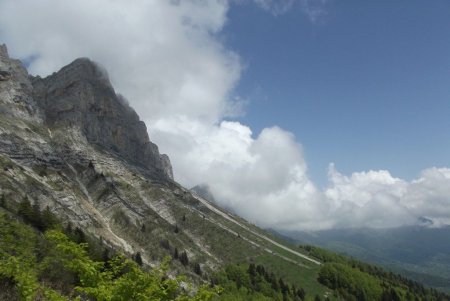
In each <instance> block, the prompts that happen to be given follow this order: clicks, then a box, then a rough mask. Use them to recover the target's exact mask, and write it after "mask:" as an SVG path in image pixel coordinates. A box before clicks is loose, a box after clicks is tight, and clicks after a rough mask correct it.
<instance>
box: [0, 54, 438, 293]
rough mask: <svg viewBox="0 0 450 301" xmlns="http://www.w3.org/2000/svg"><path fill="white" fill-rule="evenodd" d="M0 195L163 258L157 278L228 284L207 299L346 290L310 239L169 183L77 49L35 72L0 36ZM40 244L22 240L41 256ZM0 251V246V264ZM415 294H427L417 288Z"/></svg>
mask: <svg viewBox="0 0 450 301" xmlns="http://www.w3.org/2000/svg"><path fill="white" fill-rule="evenodd" d="M0 197H1V202H0V207H1V208H0V211H2V212H3V211H4V212H6V213H7V214H8V215H11V216H12V218H13V219H16V220H18V221H19V222H20V221H22V222H23V221H26V220H27V219H26V216H25V217H24V216H23V214H22V213H23V212H22V213H21V209H20V208H21V207H22V206H24V204H29V206H28V207H31V206H32V208H33V210H34V211H33V212H35V213H36V212H39V214H41V213H40V212H47V214H48V212H51V213H53V214H54V215H55V216H57V217H58V219H59V220H60V221H61V222H62V223H63V226H64V227H65V228H66V229H76V231H77V233H78V234H77V235H80V236H84V235H86V236H88V237H90V238H92V240H94V241H97V242H98V243H99V244H100V245H101V246H102V248H105V249H107V250H115V251H116V252H119V253H120V252H121V253H124V254H125V255H126V256H128V257H129V258H135V259H136V258H139V260H138V261H139V262H142V263H143V264H144V266H145V267H155V266H158V265H160V264H161V262H163V260H164V258H165V257H168V256H169V257H172V258H173V259H174V260H172V262H171V270H170V272H169V277H173V275H175V274H180V273H181V274H186V275H187V276H188V277H189V279H190V280H192V281H193V282H195V283H197V284H198V283H202V282H209V281H211V282H214V281H215V279H216V280H217V281H219V284H223V285H225V286H226V287H227V289H228V292H229V294H228V295H227V293H224V294H223V295H222V296H220V297H217V298H218V299H217V300H248V298H250V296H252V297H251V298H253V300H260V299H258V298H259V297H258V296H262V295H264V292H265V293H266V295H264V296H266V297H267V296H276V297H274V298H275V300H300V299H305V298H304V293H306V299H305V300H312V299H313V298H314V296H317V298H320V296H322V297H323V296H327V298H329V299H331V300H342V299H343V298H344V297H343V296H350V295H351V294H352V293H353V292H342V293H340V292H339V289H342V288H338V287H333V286H331V285H330V284H329V283H328V282H326V281H323V282H319V281H318V278H319V276H320V275H321V272H323V270H324V267H325V265H324V264H322V260H321V259H319V257H318V256H317V254H316V253H311V255H308V254H305V253H307V252H310V250H304V249H300V248H298V247H297V246H294V245H292V244H289V243H287V242H285V241H283V240H281V239H279V238H277V237H275V236H273V235H272V234H270V233H268V232H266V231H264V230H262V229H260V228H258V227H256V226H255V225H252V224H250V223H248V222H247V221H245V220H243V219H242V218H240V217H238V216H236V215H234V214H231V213H229V212H227V211H226V210H224V209H221V208H219V207H217V206H216V205H215V204H214V203H212V202H209V201H207V200H205V199H203V198H202V197H200V196H198V195H197V194H195V193H194V192H191V191H189V190H187V189H185V188H184V187H182V186H181V185H179V184H178V183H176V182H175V181H174V180H173V178H172V170H171V166H170V161H169V158H168V157H167V156H165V155H161V154H160V153H159V150H158V147H157V146H156V145H155V144H154V143H152V142H151V140H150V139H149V137H148V134H147V131H146V128H145V125H144V124H143V122H141V121H140V120H139V117H138V115H137V114H136V112H134V110H133V109H132V108H130V107H129V105H128V104H127V102H126V101H125V100H124V98H123V97H121V96H120V95H118V94H116V93H115V91H114V89H113V87H112V86H111V84H110V82H109V80H108V77H107V74H106V72H105V71H104V70H103V69H102V68H101V67H99V66H98V65H97V64H95V63H94V62H92V61H90V60H88V59H77V60H75V61H74V62H72V63H71V64H69V65H68V66H66V67H63V68H62V69H61V70H59V71H58V72H55V73H54V74H52V75H50V76H49V77H47V78H39V77H32V76H29V75H28V74H27V71H26V69H25V68H24V67H23V66H22V65H21V63H20V61H17V60H12V59H10V58H9V56H8V53H7V50H6V47H5V46H0ZM46 208H48V209H46ZM39 214H37V215H39ZM42 214H43V213H42ZM2 216H3V215H2ZM17 227H19V228H20V227H22V226H17ZM27 229H28V228H27ZM34 230H39V229H34ZM30 231H32V230H30V229H28V230H26V232H30ZM68 232H69V233H71V231H68ZM40 235H43V233H40V234H39V233H38V234H36V235H32V236H33V237H37V238H39V237H41V236H40ZM46 235H47V234H46ZM25 240H26V237H25ZM44 245H45V244H44ZM0 247H6V248H8V246H7V245H4V244H3V245H1V246H0ZM19 247H20V246H19ZM41 247H42V246H41V245H39V244H38V245H36V246H35V247H30V250H31V251H30V250H29V251H30V252H36V250H37V253H38V254H37V255H36V254H35V255H34V256H38V255H39V256H41V255H42V253H43V251H42V250H41V249H40V248H41ZM74 248H79V247H75V246H74ZM0 251H3V250H0ZM0 253H1V252H0ZM13 253H14V252H13ZM7 255H8V256H12V257H10V258H13V259H14V258H15V257H14V256H15V254H7ZM41 257H42V256H41ZM5 258H7V257H5V256H3V253H2V254H0V266H1V267H3V266H2V264H3V263H4V259H5ZM177 258H178V260H175V259H177ZM14 260H16V259H14ZM86 261H88V262H89V260H88V259H86ZM106 263H107V261H105V264H106ZM340 264H342V262H341V263H340ZM225 267H226V268H225ZM327 267H329V266H328V265H327ZM224 268H225V269H224ZM341 268H342V267H341ZM344 268H345V269H346V271H347V272H348V271H350V274H352V273H356V274H358V275H359V274H360V272H361V273H364V272H363V271H358V270H357V269H356V268H353V267H351V266H346V267H344ZM30 269H33V267H32V266H30ZM267 271H271V273H270V274H269V273H268V272H267ZM97 272H98V273H102V272H104V270H102V269H101V268H100V269H99V270H98V271H97ZM272 273H273V274H272ZM25 274H26V273H25ZM322 274H323V273H322ZM3 276H4V275H3V274H1V273H0V280H1V281H0V285H3V284H4V283H5V279H4V278H3ZM13 276H14V275H13ZM75 276H78V277H79V276H80V275H75ZM75 276H74V278H76V277H75ZM164 277H165V276H164ZM164 277H163V278H164ZM371 277H372V278H371ZM373 277H375V276H373V275H372V276H370V277H369V276H367V277H366V278H367V279H371V281H372V282H373V283H377V285H379V288H380V291H379V292H378V293H381V290H382V286H381V284H382V283H389V286H387V287H385V288H384V291H383V293H384V292H385V291H386V290H387V289H390V290H391V292H394V293H396V294H397V293H398V294H399V295H400V296H405V298H406V293H407V292H408V293H410V294H411V292H413V291H414V290H412V288H410V287H409V286H408V284H407V282H399V283H395V282H393V281H392V280H390V279H384V278H382V279H373ZM376 277H378V276H376ZM325 278H326V277H325ZM8 279H9V278H7V279H6V283H7V284H8V285H10V286H14V283H10V282H11V281H10V282H8V281H9V280H11V279H9V280H8ZM283 279H284V280H283ZM286 283H288V284H291V285H294V284H295V285H296V287H297V288H298V287H301V288H304V290H305V291H301V290H297V288H295V289H294V287H293V286H292V287H289V285H287V284H286ZM405 283H406V284H405ZM333 285H334V284H333ZM288 291H290V292H291V293H288ZM274 292H275V293H274ZM293 292H295V294H294V293H293ZM298 292H300V293H298ZM0 293H1V292H0ZM71 293H73V292H71ZM297 293H298V294H297ZM344 293H345V294H344ZM349 294H350V295H349ZM420 294H422V295H423V296H432V295H433V293H430V292H429V291H427V290H425V289H422V291H420ZM422 295H420V296H422ZM434 295H436V294H434ZM434 295H433V296H434ZM1 296H2V295H1V294H0V297H1ZM289 296H290V297H289ZM301 296H303V297H301ZM222 297H223V298H222ZM266 297H265V299H266V300H267V298H266ZM227 298H228V299H227ZM255 298H256V299H255ZM268 298H269V299H270V297H268ZM292 298H294V299H292ZM317 298H316V299H317ZM405 298H403V299H402V300H405ZM344 299H345V298H344Z"/></svg>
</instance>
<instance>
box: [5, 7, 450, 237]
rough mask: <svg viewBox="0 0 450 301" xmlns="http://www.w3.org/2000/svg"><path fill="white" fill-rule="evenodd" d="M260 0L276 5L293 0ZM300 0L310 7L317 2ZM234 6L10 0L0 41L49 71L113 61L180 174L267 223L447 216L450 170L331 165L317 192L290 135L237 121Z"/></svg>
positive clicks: (315, 224)
mask: <svg viewBox="0 0 450 301" xmlns="http://www.w3.org/2000/svg"><path fill="white" fill-rule="evenodd" d="M255 1H256V3H257V4H258V5H260V6H261V7H263V8H264V9H267V10H272V9H275V11H278V12H283V11H284V10H285V9H289V8H290V6H291V5H292V3H293V2H292V1H289V0H288V1H282V2H278V1H265V0H255ZM319 2H320V3H325V2H324V1H319ZM230 3H231V2H230ZM304 3H306V4H307V6H305V7H306V8H308V9H311V7H312V6H311V5H312V4H311V3H312V2H311V1H306V2H304ZM320 3H319V4H320ZM229 5H230V4H229V3H228V2H227V1H224V0H208V1H206V0H205V1H198V0H195V1H194V0H192V1H147V0H136V1H132V2H130V1H128V2H127V1H112V0H78V1H62V0H41V1H33V0H2V1H0V40H1V41H2V42H4V43H7V45H8V46H9V50H10V53H11V55H13V56H15V57H19V58H22V59H25V60H27V61H28V62H29V70H30V72H31V73H33V74H40V75H47V74H49V73H51V72H53V71H55V70H57V69H59V68H60V67H62V66H63V65H65V64H67V63H69V62H71V61H72V60H73V59H75V58H77V57H80V56H87V57H90V58H92V59H93V60H95V61H97V62H99V63H100V64H101V65H103V66H105V68H106V69H107V70H108V72H109V74H110V77H111V81H112V83H113V85H114V86H115V88H116V90H117V91H118V92H119V93H121V94H122V95H124V96H125V97H126V99H128V100H129V102H130V105H131V106H132V107H134V108H135V109H136V111H137V112H138V114H139V115H140V116H141V118H142V119H143V120H144V121H145V122H146V124H147V127H148V129H149V134H150V138H151V140H152V141H154V142H156V143H157V144H158V145H159V147H160V150H161V151H162V152H164V153H168V154H169V156H170V158H171V161H172V163H173V166H174V172H175V178H176V179H177V180H178V181H179V182H180V183H182V184H183V185H185V186H187V187H192V186H194V185H197V184H203V183H206V184H208V185H209V187H210V188H211V190H212V193H213V194H214V196H215V198H216V199H217V200H218V201H219V202H220V204H221V205H224V206H227V207H229V208H233V209H234V210H235V211H236V212H237V213H239V214H241V215H243V216H244V217H246V218H248V219H249V220H251V221H253V222H255V223H257V224H259V225H262V226H265V227H273V228H277V229H291V230H292V229H327V228H333V227H361V226H370V227H388V226H399V225H406V224H414V223H417V221H418V219H419V218H421V217H424V218H427V219H430V220H432V221H433V222H434V225H442V224H446V223H449V222H450V221H448V217H449V216H450V202H449V197H450V170H448V169H445V168H440V169H439V168H431V169H427V170H425V171H423V173H422V174H421V175H420V177H419V178H418V179H416V180H414V181H411V182H406V181H404V180H401V179H397V178H395V177H393V176H391V175H390V173H389V172H387V171H368V172H360V173H353V174H351V175H349V176H346V175H343V174H341V173H339V172H338V171H337V170H336V169H335V167H334V166H333V165H331V166H330V170H329V185H328V187H327V188H326V189H324V190H320V189H318V188H317V187H316V186H315V185H314V183H312V182H311V180H310V179H309V177H308V169H307V164H306V162H305V160H304V156H303V153H302V147H301V145H300V144H299V143H298V142H297V141H296V140H295V137H294V136H293V135H292V134H291V133H289V132H288V131H286V130H283V129H281V128H279V127H276V126H273V127H268V128H265V129H263V130H262V131H261V133H252V130H251V129H250V128H249V127H248V126H246V125H243V124H241V123H239V122H237V121H230V120H231V119H230V118H229V117H230V116H232V115H236V114H239V113H241V111H242V102H241V100H240V99H239V97H234V96H233V88H234V86H235V85H236V83H237V82H238V81H239V77H240V74H241V72H242V65H241V62H240V58H239V55H238V54H237V53H234V52H232V51H230V50H228V49H226V47H224V45H223V44H222V42H221V38H220V33H221V30H222V29H223V27H224V26H225V24H226V22H227V12H228V10H229ZM275 5H280V6H275ZM306 8H305V9H306ZM310 11H311V16H312V17H314V16H316V15H320V13H318V12H314V9H311V10H310ZM314 18H315V17H314ZM314 18H313V19H314ZM124 99H125V98H124ZM227 119H228V120H227Z"/></svg>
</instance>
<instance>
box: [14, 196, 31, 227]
mask: <svg viewBox="0 0 450 301" xmlns="http://www.w3.org/2000/svg"><path fill="white" fill-rule="evenodd" d="M17 214H18V215H19V216H21V217H22V218H23V219H24V221H25V222H27V223H31V221H32V220H33V209H32V208H31V203H30V200H29V199H28V197H24V198H23V199H22V201H21V202H20V203H19V208H18V210H17Z"/></svg>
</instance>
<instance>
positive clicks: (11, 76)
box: [0, 45, 39, 122]
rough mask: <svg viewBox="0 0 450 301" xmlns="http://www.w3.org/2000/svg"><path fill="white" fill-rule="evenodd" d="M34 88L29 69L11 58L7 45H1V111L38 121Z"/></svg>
mask: <svg viewBox="0 0 450 301" xmlns="http://www.w3.org/2000/svg"><path fill="white" fill-rule="evenodd" d="M32 90H33V86H32V85H31V82H30V79H29V77H28V72H27V70H26V69H25V68H24V67H23V66H22V63H21V62H20V61H19V60H12V59H10V58H9V56H8V51H7V49H6V46H5V45H0V110H1V111H0V113H3V114H6V115H9V116H16V117H18V118H21V119H28V120H34V121H36V122H38V121H39V117H38V114H37V106H36V103H35V102H34V101H33V98H32Z"/></svg>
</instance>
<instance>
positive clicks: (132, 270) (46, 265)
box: [0, 202, 218, 301]
mask: <svg viewBox="0 0 450 301" xmlns="http://www.w3.org/2000/svg"><path fill="white" fill-rule="evenodd" d="M24 204H26V202H24ZM26 208H28V207H26ZM27 210H28V209H27ZM30 212H31V213H32V212H33V211H29V212H28V213H30ZM44 212H45V211H44ZM24 216H26V215H24ZM31 216H34V215H33V214H32V215H31ZM40 216H41V217H43V216H44V215H43V213H42V212H41V214H40ZM24 221H27V222H28V223H34V222H35V221H34V220H29V218H28V217H26V218H25V217H24ZM53 226H54V227H56V228H60V227H59V224H57V223H54V224H53ZM36 228H37V227H36ZM36 228H32V227H31V226H29V225H26V224H25V223H23V222H20V221H18V220H16V219H14V218H12V217H11V216H9V215H8V214H6V213H5V212H0V288H2V290H0V299H2V300H27V301H28V300H54V301H59V300H85V299H86V298H88V299H89V300H105V301H106V300H118V301H119V300H124V301H125V300H183V301H194V300H195V301H200V300H209V299H211V298H212V297H213V296H214V295H215V293H216V292H217V291H218V289H216V290H213V289H211V288H209V287H207V286H201V287H200V288H199V289H198V290H197V291H196V292H195V293H194V292H193V291H192V289H183V288H182V285H181V284H182V283H186V279H185V278H184V277H176V278H169V277H168V276H167V271H168V268H169V261H170V259H167V260H165V261H164V262H163V263H162V264H161V265H160V267H159V268H155V269H151V270H150V271H144V270H142V269H141V268H140V267H139V266H138V264H137V263H135V262H133V261H131V260H129V259H126V258H125V257H123V256H122V255H117V256H114V257H113V258H111V259H110V258H108V256H106V258H107V260H106V261H96V260H94V259H92V256H90V252H89V250H88V249H89V248H91V247H90V246H89V244H88V243H77V242H76V241H74V240H72V239H70V238H69V237H68V236H67V235H66V234H64V233H63V232H62V231H61V229H52V230H47V231H46V232H45V234H42V233H41V232H39V231H37V229H36ZM73 232H74V233H76V232H77V231H73ZM74 237H78V239H80V237H79V236H76V235H75V236H74ZM189 286H190V285H188V287H189Z"/></svg>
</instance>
